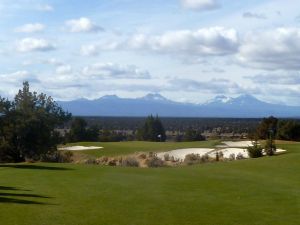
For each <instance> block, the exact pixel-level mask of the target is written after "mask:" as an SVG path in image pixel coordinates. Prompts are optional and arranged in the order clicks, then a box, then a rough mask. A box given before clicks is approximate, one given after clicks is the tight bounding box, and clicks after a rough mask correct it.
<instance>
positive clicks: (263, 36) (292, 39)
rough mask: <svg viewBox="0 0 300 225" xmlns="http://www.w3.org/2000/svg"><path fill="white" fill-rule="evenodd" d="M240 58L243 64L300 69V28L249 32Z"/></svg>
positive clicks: (240, 51)
mask: <svg viewBox="0 0 300 225" xmlns="http://www.w3.org/2000/svg"><path fill="white" fill-rule="evenodd" d="M237 57H238V59H239V61H240V62H241V63H242V64H243V65H248V66H251V67H255V68H260V69H266V70H279V69H281V70H299V69H300V64H299V61H300V29H299V28H277V29H274V30H269V31H265V32H255V33H251V34H248V35H247V36H246V38H245V40H244V43H243V44H242V46H241V47H240V50H239V54H238V56H237Z"/></svg>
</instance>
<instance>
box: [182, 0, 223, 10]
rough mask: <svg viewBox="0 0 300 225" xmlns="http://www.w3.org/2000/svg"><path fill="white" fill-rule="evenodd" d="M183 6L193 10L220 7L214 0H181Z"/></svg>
mask: <svg viewBox="0 0 300 225" xmlns="http://www.w3.org/2000/svg"><path fill="white" fill-rule="evenodd" d="M181 2H182V4H183V6H184V7H185V8H188V9H195V10H213V9H217V8H219V7H220V5H219V4H218V2H217V1H216V0H181Z"/></svg>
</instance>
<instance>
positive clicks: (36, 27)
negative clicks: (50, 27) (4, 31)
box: [15, 23, 45, 33]
mask: <svg viewBox="0 0 300 225" xmlns="http://www.w3.org/2000/svg"><path fill="white" fill-rule="evenodd" d="M44 29H45V25H44V24H41V23H28V24H24V25H23V26H21V27H18V28H16V29H15V32H19V33H36V32H41V31H43V30H44Z"/></svg>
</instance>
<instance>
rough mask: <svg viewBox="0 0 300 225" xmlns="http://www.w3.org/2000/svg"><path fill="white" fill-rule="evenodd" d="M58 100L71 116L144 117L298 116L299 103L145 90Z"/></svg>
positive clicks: (299, 114) (251, 97)
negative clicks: (182, 97) (198, 98)
mask: <svg viewBox="0 0 300 225" xmlns="http://www.w3.org/2000/svg"><path fill="white" fill-rule="evenodd" d="M58 104H59V105H60V106H62V108H63V109H65V110H67V111H69V112H71V113H72V114H73V115H75V116H128V117H144V116H148V115H150V114H153V115H156V114H157V115H159V116H162V117H222V118H259V117H267V116H271V115H273V116H276V117H297V118H298V117H300V107H297V106H286V105H279V104H271V103H267V102H263V101H260V100H258V99H257V98H255V97H253V96H251V95H241V96H239V97H236V98H230V97H226V96H223V95H220V96H216V97H215V98H214V99H212V100H210V101H208V102H206V103H204V104H192V103H181V102H176V101H171V100H169V99H167V98H165V97H164V96H162V95H160V94H148V95H146V96H144V97H142V98H120V97H118V96H116V95H107V96H103V97H101V98H99V99H95V100H88V99H78V100H73V101H60V102H58Z"/></svg>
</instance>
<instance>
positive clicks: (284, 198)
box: [0, 143, 300, 225]
mask: <svg viewBox="0 0 300 225" xmlns="http://www.w3.org/2000/svg"><path fill="white" fill-rule="evenodd" d="M120 144H124V143H120ZM126 145H127V147H124V149H128V148H129V147H130V146H129V143H126ZM280 147H283V148H285V149H287V150H288V153H286V154H283V155H280V156H274V157H264V158H260V159H250V160H243V161H235V162H226V163H212V164H204V165H196V166H189V167H177V168H159V169H142V168H121V167H118V168H112V167H100V166H94V165H72V164H46V163H38V164H9V165H0V224H1V225H179V224H180V225H299V221H300V143H297V144H296V143H284V144H282V146H280Z"/></svg>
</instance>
